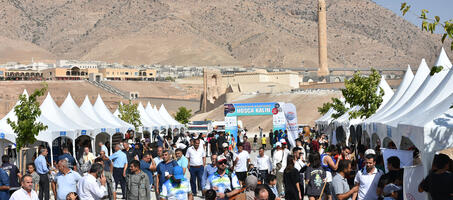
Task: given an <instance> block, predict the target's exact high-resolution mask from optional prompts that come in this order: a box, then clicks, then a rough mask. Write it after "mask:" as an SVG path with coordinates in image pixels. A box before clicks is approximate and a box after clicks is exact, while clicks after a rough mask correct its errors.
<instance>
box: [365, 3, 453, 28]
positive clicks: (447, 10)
mask: <svg viewBox="0 0 453 200" xmlns="http://www.w3.org/2000/svg"><path fill="white" fill-rule="evenodd" d="M373 1H374V2H376V3H377V4H379V5H381V6H383V7H385V8H388V9H390V10H392V11H393V12H395V13H396V14H397V15H399V16H402V14H401V11H400V8H401V3H403V2H406V3H407V4H409V5H411V9H410V11H409V13H406V15H405V16H404V19H406V20H408V21H410V22H412V23H413V24H415V25H416V26H418V27H420V26H421V22H422V21H421V19H419V18H418V17H419V16H420V11H421V10H422V9H426V10H428V11H429V13H428V15H427V16H428V17H429V18H432V19H434V16H436V15H437V16H439V17H440V20H441V22H444V21H446V20H447V19H453V0H373ZM437 28H440V27H437Z"/></svg>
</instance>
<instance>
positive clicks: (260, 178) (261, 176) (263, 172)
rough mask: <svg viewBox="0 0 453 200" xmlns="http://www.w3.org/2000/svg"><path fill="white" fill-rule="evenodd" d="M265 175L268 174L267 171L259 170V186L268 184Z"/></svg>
mask: <svg viewBox="0 0 453 200" xmlns="http://www.w3.org/2000/svg"><path fill="white" fill-rule="evenodd" d="M267 174H268V172H267V170H260V174H259V175H258V176H259V177H258V180H259V181H261V184H268V183H266V178H267Z"/></svg>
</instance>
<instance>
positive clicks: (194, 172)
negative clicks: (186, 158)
mask: <svg viewBox="0 0 453 200" xmlns="http://www.w3.org/2000/svg"><path fill="white" fill-rule="evenodd" d="M189 171H190V187H191V188H192V194H193V195H197V179H198V183H199V184H198V185H199V186H198V187H199V188H198V189H200V190H201V189H202V188H200V185H201V178H202V177H203V171H204V167H203V166H201V167H190V169H189Z"/></svg>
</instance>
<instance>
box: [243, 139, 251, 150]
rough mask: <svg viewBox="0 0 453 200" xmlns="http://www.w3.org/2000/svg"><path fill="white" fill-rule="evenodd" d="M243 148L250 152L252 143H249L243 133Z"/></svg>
mask: <svg viewBox="0 0 453 200" xmlns="http://www.w3.org/2000/svg"><path fill="white" fill-rule="evenodd" d="M243 146H244V150H246V151H247V152H249V153H251V152H252V145H250V142H249V141H248V137H247V136H245V135H244V144H243Z"/></svg>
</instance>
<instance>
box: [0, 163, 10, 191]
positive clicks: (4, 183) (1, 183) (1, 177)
mask: <svg viewBox="0 0 453 200" xmlns="http://www.w3.org/2000/svg"><path fill="white" fill-rule="evenodd" d="M0 199H9V178H8V174H7V173H6V172H5V170H3V169H2V168H0Z"/></svg>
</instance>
